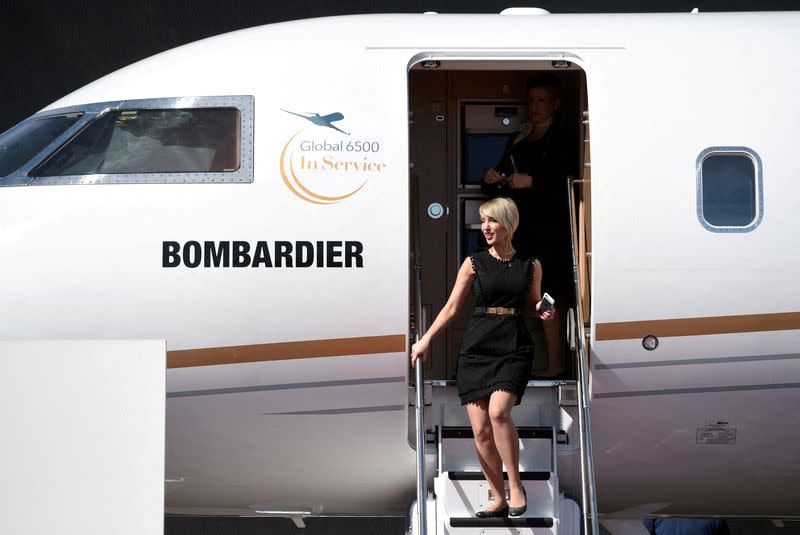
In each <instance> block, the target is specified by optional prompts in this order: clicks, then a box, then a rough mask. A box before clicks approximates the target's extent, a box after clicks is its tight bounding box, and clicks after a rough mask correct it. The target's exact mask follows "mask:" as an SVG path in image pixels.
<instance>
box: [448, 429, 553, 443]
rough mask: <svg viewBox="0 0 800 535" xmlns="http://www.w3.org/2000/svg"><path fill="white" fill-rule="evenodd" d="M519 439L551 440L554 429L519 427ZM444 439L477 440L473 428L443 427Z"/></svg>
mask: <svg viewBox="0 0 800 535" xmlns="http://www.w3.org/2000/svg"><path fill="white" fill-rule="evenodd" d="M517 434H518V435H519V438H549V439H550V440H552V439H553V429H552V428H551V427H519V428H517ZM442 438H443V439H445V438H475V435H473V433H472V428H471V427H443V428H442Z"/></svg>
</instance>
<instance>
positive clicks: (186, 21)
mask: <svg viewBox="0 0 800 535" xmlns="http://www.w3.org/2000/svg"><path fill="white" fill-rule="evenodd" d="M525 6H535V7H541V8H544V9H547V10H548V11H550V12H551V13H634V12H643V11H646V12H689V11H691V10H692V9H693V8H695V7H697V8H699V9H700V11H701V12H711V11H755V10H763V11H776V10H792V9H794V10H797V9H800V0H794V1H792V0H765V1H761V2H756V1H754V0H730V1H706V0H689V1H677V0H655V1H647V2H642V1H638V2H637V1H632V0H628V1H625V0H616V1H611V0H605V1H597V2H591V1H587V0H563V1H555V0H540V1H536V2H524V1H514V0H510V1H497V0H482V1H481V0H450V1H418V0H413V1H411V0H407V1H405V2H400V1H399V0H373V1H369V0H352V1H350V2H348V3H341V4H334V3H332V2H330V1H323V0H282V1H281V2H275V1H272V2H270V1H263V0H262V1H261V2H256V1H252V0H241V1H239V2H222V1H213V0H162V1H161V2H153V1H152V0H138V1H136V0H113V1H104V2H100V1H97V0H87V1H85V2H80V3H79V2H74V1H73V2H70V1H62V2H57V1H55V0H46V1H42V0H39V1H37V0H27V1H26V0H2V1H0V47H1V48H0V67H1V68H2V78H0V79H2V83H0V132H2V131H5V130H6V129H7V128H9V127H11V126H13V125H14V124H16V123H17V122H19V121H20V120H22V119H24V118H25V117H27V116H29V115H31V114H33V113H35V112H36V111H38V110H39V109H41V108H43V107H44V106H46V105H47V104H49V103H51V102H53V101H55V100H57V99H58V98H60V97H62V96H64V95H66V94H67V93H70V92H71V91H74V90H75V89H78V88H79V87H81V86H83V85H85V84H87V83H89V82H91V81H93V80H95V79H97V78H99V77H101V76H104V75H106V74H108V73H110V72H113V71H115V70H117V69H119V68H121V67H124V66H126V65H129V64H131V63H133V62H135V61H138V60H140V59H143V58H146V57H148V56H151V55H153V54H157V53H158V52H162V51H164V50H168V49H170V48H174V47H176V46H180V45H183V44H186V43H190V42H192V41H196V40H198V39H203V38H205V37H210V36H212V35H218V34H221V33H225V32H229V31H233V30H238V29H242V28H248V27H252V26H259V25H262V24H269V23H273V22H281V21H286V20H294V19H301V18H309V17H323V16H330V15H345V14H356V13H423V12H425V11H437V12H439V13H498V12H500V11H501V10H502V9H504V8H506V7H525ZM306 525H307V527H306V528H305V529H298V528H296V527H295V526H294V524H293V523H292V522H291V521H290V520H287V519H257V518H241V519H234V518H227V519H224V518H182V517H167V518H166V521H165V533H166V534H167V535H184V534H186V535H189V534H191V535H199V534H203V535H205V534H208V535H212V534H213V535H223V534H225V535H227V534H231V535H233V534H236V535H247V534H251V533H252V534H256V533H259V534H263V533H276V534H281V533H287V534H288V533H298V534H303V535H316V534H323V533H325V534H335V533H359V534H360V535H372V534H383V533H398V534H399V533H402V532H403V530H404V520H403V519H402V518H394V519H389V518H383V519H380V518H379V519H347V518H340V519H330V518H329V519H322V518H319V519H314V518H311V519H307V520H306ZM787 527H788V526H787ZM731 528H732V529H731V531H732V533H733V534H734V535H738V534H745V533H760V534H764V535H766V534H773V533H776V534H777V533H779V534H781V535H789V533H796V531H794V530H793V529H787V528H783V529H779V528H776V527H775V526H774V525H772V524H771V523H769V522H768V521H760V520H748V521H739V522H738V523H736V524H734V525H732V526H731Z"/></svg>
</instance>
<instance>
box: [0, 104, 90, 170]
mask: <svg viewBox="0 0 800 535" xmlns="http://www.w3.org/2000/svg"><path fill="white" fill-rule="evenodd" d="M82 115H83V114H82V113H67V114H63V115H51V116H49V117H40V118H37V119H32V120H30V121H25V122H22V123H20V124H18V125H17V126H15V127H14V128H12V129H11V130H8V131H7V132H6V133H5V134H3V135H2V136H0V177H4V176H6V175H9V174H11V173H12V172H13V171H16V170H17V169H19V168H20V167H22V166H23V165H25V164H26V163H27V162H28V161H29V160H30V159H31V158H33V157H34V156H36V155H37V154H39V153H40V152H41V151H43V150H44V149H45V147H47V146H48V145H49V144H50V143H52V142H53V141H55V140H56V138H57V137H58V136H60V135H61V134H63V133H64V132H66V131H67V129H68V128H70V127H71V126H72V125H74V124H75V123H76V122H78V120H79V119H80V118H81V116H82Z"/></svg>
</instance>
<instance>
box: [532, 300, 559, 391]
mask: <svg viewBox="0 0 800 535" xmlns="http://www.w3.org/2000/svg"><path fill="white" fill-rule="evenodd" d="M563 321H564V314H563V313H562V312H561V307H559V306H556V307H555V309H554V310H553V319H550V320H546V321H542V329H543V330H544V340H545V342H547V369H545V370H544V371H542V372H539V373H537V374H536V375H537V376H538V377H556V376H558V375H561V374H562V373H564V370H565V368H566V366H565V363H564V358H563V355H562V353H563V351H562V349H563V346H564V340H562V338H561V337H562V335H563V332H564V325H563Z"/></svg>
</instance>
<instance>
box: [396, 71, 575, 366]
mask: <svg viewBox="0 0 800 535" xmlns="http://www.w3.org/2000/svg"><path fill="white" fill-rule="evenodd" d="M548 63H549V62H548ZM534 70H535V69H531V70H446V69H421V68H415V69H412V70H411V71H410V72H409V106H410V112H411V114H410V121H411V124H410V136H411V139H410V158H411V163H412V169H411V176H412V179H413V180H414V181H415V182H416V187H415V189H414V190H413V193H412V195H414V196H415V198H414V199H412V203H411V205H412V210H413V213H412V214H411V217H412V221H413V222H414V223H413V224H414V226H415V228H414V229H413V231H414V232H412V239H413V236H418V238H419V244H418V247H419V252H420V256H419V262H420V266H421V269H422V275H423V276H422V296H423V297H422V303H423V309H424V311H425V314H426V317H427V326H430V324H431V323H432V322H433V320H434V318H435V316H436V314H438V312H439V311H440V310H441V309H442V307H443V306H444V304H445V303H446V301H447V298H448V296H449V292H450V290H451V289H452V287H453V285H454V283H455V279H456V275H457V273H458V268H459V266H460V264H461V262H462V261H463V253H462V251H461V240H460V233H459V224H460V221H459V217H458V211H459V209H460V200H461V199H463V198H464V197H476V198H477V197H481V196H482V195H481V193H480V189H478V188H475V187H472V188H468V187H465V186H464V185H463V184H462V183H461V180H460V173H461V157H462V150H461V149H462V144H463V141H464V140H463V134H462V125H461V123H462V120H463V106H464V104H466V103H496V104H515V105H523V106H527V89H526V82H527V79H528V78H529V77H530V76H531V75H532V74H534ZM558 76H559V78H560V79H561V83H562V89H561V111H560V113H559V119H558V120H559V121H560V122H561V123H562V124H561V126H562V127H563V128H564V131H566V132H568V134H569V136H570V139H574V140H575V142H576V143H580V144H581V145H582V144H583V138H582V131H581V128H580V127H581V117H582V111H583V109H584V105H583V104H582V102H585V101H584V98H585V89H584V88H585V82H584V80H585V78H584V73H583V71H581V70H572V71H563V72H559V73H558ZM521 119H522V120H523V121H527V120H528V117H522V118H521ZM576 154H577V152H576ZM497 157H498V159H499V158H500V154H498V155H497ZM576 167H577V166H576ZM565 195H566V189H565ZM432 203H439V204H441V205H443V206H444V207H445V209H446V212H445V215H443V216H442V217H440V218H433V217H431V216H430V215H428V207H429V206H430V205H431V204H432ZM413 247H414V244H412V250H413ZM412 267H413V266H412ZM411 272H412V273H413V270H412V271H411ZM413 288H414V285H413V284H412V285H411V291H412V292H413V291H414V290H413ZM410 297H411V299H410V302H411V303H414V302H415V299H414V295H412V296H410ZM470 299H471V298H470ZM471 309H472V303H471V302H470V303H469V304H468V306H466V307H464V309H463V310H462V311H461V314H459V316H458V317H457V318H455V319H454V321H453V323H452V324H451V325H450V327H449V328H448V329H447V330H446V332H445V333H442V334H440V335H439V336H438V337H437V338H436V339H435V340H434V341H433V344H432V347H431V350H430V352H429V355H428V357H429V358H428V359H427V362H426V365H425V375H426V378H428V379H454V378H455V373H456V362H457V357H458V347H459V346H460V343H461V336H462V335H463V332H464V330H465V328H466V325H467V322H468V320H469V317H470V314H471ZM541 341H542V340H541V337H537V342H538V343H537V345H538V346H539V349H537V354H536V357H535V360H534V370H537V369H542V368H544V367H545V366H546V360H544V359H546V357H545V356H544V344H543V343H540V342H541ZM412 376H413V374H412Z"/></svg>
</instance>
